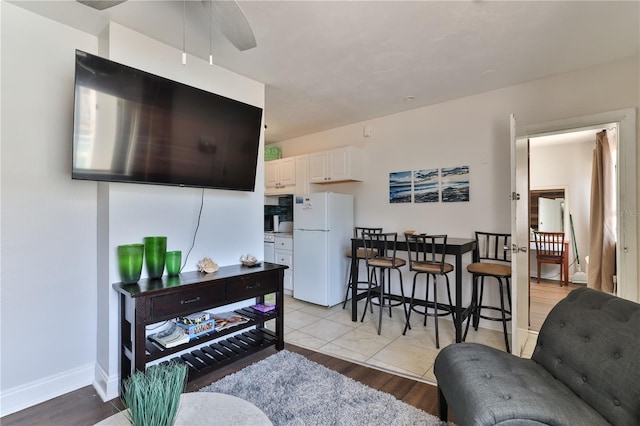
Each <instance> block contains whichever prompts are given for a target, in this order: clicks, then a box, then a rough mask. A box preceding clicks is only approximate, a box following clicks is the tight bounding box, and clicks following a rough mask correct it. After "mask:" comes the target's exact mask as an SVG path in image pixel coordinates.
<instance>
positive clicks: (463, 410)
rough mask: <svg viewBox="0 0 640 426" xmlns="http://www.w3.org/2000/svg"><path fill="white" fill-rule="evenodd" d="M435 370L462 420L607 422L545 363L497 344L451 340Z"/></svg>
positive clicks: (472, 422) (480, 422)
mask: <svg viewBox="0 0 640 426" xmlns="http://www.w3.org/2000/svg"><path fill="white" fill-rule="evenodd" d="M596 368H597V366H596ZM434 373H435V375H436V377H437V380H438V386H439V387H440V388H441V390H442V392H443V393H444V395H446V397H447V402H448V404H449V407H450V408H451V409H452V410H453V413H454V414H455V420H456V422H457V423H458V424H461V425H465V426H466V425H487V426H488V425H540V424H547V425H602V424H607V421H606V420H605V419H604V418H603V417H602V416H600V414H598V412H597V411H596V410H594V409H593V408H591V407H590V406H589V405H588V404H587V403H586V402H584V401H582V400H581V399H580V398H578V397H577V396H576V395H575V394H574V393H573V392H572V391H571V390H570V389H569V388H568V387H566V386H565V385H564V384H562V383H561V382H559V381H558V380H555V379H554V378H553V377H552V376H551V375H550V374H549V373H548V372H547V371H546V370H545V369H544V368H543V367H542V366H541V365H539V364H537V363H536V362H535V361H533V360H531V359H525V358H518V357H516V356H513V355H511V354H509V353H506V352H503V351H500V350H497V349H495V348H491V347H488V346H484V345H480V344H476V343H458V344H454V345H449V346H447V347H446V348H444V349H442V350H441V351H440V353H439V354H438V357H437V358H436V362H435V365H434Z"/></svg>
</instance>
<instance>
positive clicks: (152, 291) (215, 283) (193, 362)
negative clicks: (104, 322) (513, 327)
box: [113, 262, 287, 383]
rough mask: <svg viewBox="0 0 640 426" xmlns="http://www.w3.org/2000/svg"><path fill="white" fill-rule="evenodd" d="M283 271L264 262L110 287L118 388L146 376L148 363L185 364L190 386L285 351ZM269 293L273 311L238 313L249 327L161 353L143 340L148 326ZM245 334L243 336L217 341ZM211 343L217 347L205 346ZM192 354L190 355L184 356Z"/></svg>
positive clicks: (203, 337) (161, 349)
mask: <svg viewBox="0 0 640 426" xmlns="http://www.w3.org/2000/svg"><path fill="white" fill-rule="evenodd" d="M285 269H287V267H286V266H283V265H276V264H273V263H266V262H263V263H262V265H261V266H258V267H253V268H250V267H246V266H243V265H232V266H225V267H221V268H220V269H219V270H218V271H217V272H214V273H212V274H203V273H200V272H186V273H182V274H180V275H179V276H176V277H167V276H164V277H162V278H157V279H142V280H140V281H139V282H138V283H136V284H130V285H127V284H123V283H115V284H113V288H114V289H115V290H116V291H117V292H118V293H119V296H120V377H121V379H120V380H121V383H122V380H124V379H126V378H127V377H129V375H131V373H133V372H134V371H136V370H140V371H144V370H145V368H146V365H147V363H149V362H152V361H155V360H160V359H165V360H167V361H169V360H171V359H175V360H177V361H180V362H184V363H186V364H187V366H188V367H189V380H192V379H194V378H196V377H199V376H201V375H203V374H206V373H207V372H210V371H212V370H214V369H216V368H219V367H222V366H224V365H227V364H229V363H231V362H233V361H235V360H237V359H239V358H241V357H243V356H246V355H249V354H251V353H254V352H257V351H259V350H261V349H264V348H266V347H270V346H273V345H275V347H276V349H278V350H280V349H283V348H284V318H283V312H284V310H283V302H284V293H283V278H284V270H285ZM270 293H275V294H276V306H277V308H276V310H275V311H272V312H270V313H267V314H262V313H258V312H256V311H254V310H253V309H252V308H250V307H247V308H243V309H238V310H236V312H238V313H239V314H241V315H243V316H245V317H247V318H249V319H250V321H249V322H247V323H244V324H240V325H238V326H236V327H232V328H229V329H226V330H221V331H218V332H215V331H212V332H210V333H207V334H204V335H201V336H198V337H197V338H195V339H192V340H191V341H190V342H188V343H185V344H182V345H179V346H176V347H173V348H164V347H162V346H161V345H158V344H156V343H154V342H153V341H151V340H150V339H148V338H147V336H146V326H147V325H149V324H154V323H158V322H161V321H165V320H171V319H173V318H176V317H179V316H184V315H189V314H192V313H195V312H200V311H203V310H206V309H211V308H216V307H221V306H225V305H229V304H231V303H234V302H240V301H243V300H248V299H257V300H258V303H262V302H264V296H265V295H266V294H270ZM274 318H275V320H276V330H275V333H274V332H273V331H271V330H268V329H266V328H265V327H264V323H265V322H266V321H269V320H271V319H274ZM243 329H247V331H245V332H244V333H241V334H236V335H234V336H231V337H229V338H227V339H224V340H218V339H220V338H221V337H223V336H226V335H229V334H231V333H235V332H237V331H239V330H243ZM213 340H216V342H214V343H212V344H209V345H206V344H205V343H208V342H210V341H213ZM190 348H193V350H192V351H190V352H188V351H187V352H185V350H188V349H190ZM183 352H184V353H183ZM172 355H173V356H172Z"/></svg>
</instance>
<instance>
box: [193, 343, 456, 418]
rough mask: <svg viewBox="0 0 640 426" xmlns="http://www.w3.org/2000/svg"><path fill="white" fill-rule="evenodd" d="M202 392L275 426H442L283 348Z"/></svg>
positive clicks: (408, 406) (411, 408) (397, 402)
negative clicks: (245, 406)
mask: <svg viewBox="0 0 640 426" xmlns="http://www.w3.org/2000/svg"><path fill="white" fill-rule="evenodd" d="M200 392H220V393H225V394H228V395H233V396H237V397H239V398H242V399H245V400H247V401H249V402H251V403H252V404H254V405H255V406H257V407H258V408H260V409H261V410H262V411H263V412H264V413H265V414H266V415H267V417H269V419H270V420H271V421H272V422H273V424H274V426H280V425H287V426H294V425H300V426H303V425H304V426H315V425H341V426H342V425H345V426H346V425H384V426H388V425H397V426H405V425H429V426H431V425H443V424H444V423H442V422H440V420H439V419H438V418H437V417H435V416H432V415H430V414H428V413H425V412H424V411H422V410H419V409H417V408H415V407H413V406H411V405H409V404H406V403H404V402H402V401H399V400H397V399H396V398H395V397H393V396H392V395H390V394H387V393H384V392H380V391H378V390H375V389H372V388H370V387H368V386H365V385H363V384H361V383H359V382H357V381H355V380H353V379H350V378H349V377H346V376H343V375H342V374H340V373H337V372H335V371H333V370H330V369H328V368H326V367H324V366H322V365H320V364H317V363H315V362H313V361H309V360H308V359H307V358H305V357H303V356H302V355H299V354H296V353H293V352H289V351H286V350H282V351H280V352H278V353H276V354H274V355H271V356H269V357H268V358H265V359H263V360H262V361H259V362H257V363H255V364H252V365H250V366H248V367H246V368H244V369H242V370H240V371H238V372H236V373H234V374H231V375H229V376H227V377H224V378H222V379H220V380H218V381H217V382H214V383H212V384H211V385H209V386H205V387H204V388H202V389H200Z"/></svg>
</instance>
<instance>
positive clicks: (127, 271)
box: [118, 244, 144, 284]
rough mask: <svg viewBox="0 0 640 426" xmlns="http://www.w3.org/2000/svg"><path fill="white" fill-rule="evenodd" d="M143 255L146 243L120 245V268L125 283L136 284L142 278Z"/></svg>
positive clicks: (121, 277)
mask: <svg viewBox="0 0 640 426" xmlns="http://www.w3.org/2000/svg"><path fill="white" fill-rule="evenodd" d="M143 257H144V244H125V245H122V246H118V269H119V270H120V279H121V280H122V282H123V283H125V284H135V283H137V282H138V280H140V274H141V273H142V258H143Z"/></svg>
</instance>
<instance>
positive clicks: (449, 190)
mask: <svg viewBox="0 0 640 426" xmlns="http://www.w3.org/2000/svg"><path fill="white" fill-rule="evenodd" d="M440 175H441V178H440V186H441V190H442V202H443V203H453V202H459V201H469V166H457V167H443V168H441V169H440Z"/></svg>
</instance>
